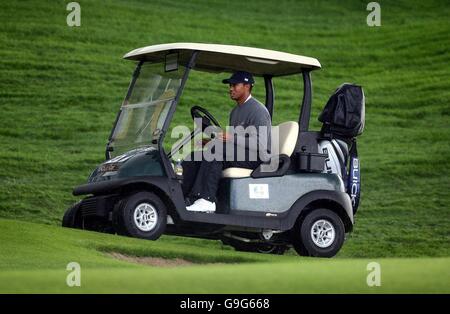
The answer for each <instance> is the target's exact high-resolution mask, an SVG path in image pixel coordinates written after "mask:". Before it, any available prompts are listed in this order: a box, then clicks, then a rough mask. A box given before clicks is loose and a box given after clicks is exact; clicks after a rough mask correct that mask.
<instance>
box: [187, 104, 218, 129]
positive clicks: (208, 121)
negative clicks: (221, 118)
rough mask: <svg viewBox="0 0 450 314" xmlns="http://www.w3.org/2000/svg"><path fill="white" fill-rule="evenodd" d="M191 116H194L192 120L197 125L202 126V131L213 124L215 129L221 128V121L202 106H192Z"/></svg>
mask: <svg viewBox="0 0 450 314" xmlns="http://www.w3.org/2000/svg"><path fill="white" fill-rule="evenodd" d="M191 116H192V120H194V122H195V123H196V125H197V127H199V128H201V130H202V132H205V130H206V129H207V128H208V127H211V126H212V127H214V128H213V129H221V126H220V123H219V122H218V121H217V120H216V118H214V117H213V115H212V114H211V113H210V112H209V111H208V110H206V109H205V108H202V107H200V106H194V107H192V108H191ZM199 121H200V122H201V124H200V125H199V123H198V122H199ZM210 131H211V130H210ZM218 133H220V132H218ZM207 135H208V136H210V135H211V134H207Z"/></svg>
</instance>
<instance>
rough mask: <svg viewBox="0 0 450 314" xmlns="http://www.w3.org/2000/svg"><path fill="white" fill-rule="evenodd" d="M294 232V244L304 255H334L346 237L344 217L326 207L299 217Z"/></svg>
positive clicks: (300, 253) (299, 252)
mask: <svg viewBox="0 0 450 314" xmlns="http://www.w3.org/2000/svg"><path fill="white" fill-rule="evenodd" d="M293 233H294V234H293V240H292V242H293V243H292V244H293V245H294V249H295V250H296V251H297V253H298V254H299V255H302V256H315V257H333V256H334V255H336V254H337V253H338V252H339V250H340V249H341V247H342V244H343V243H344V238H345V229H344V223H343V222H342V219H341V218H340V217H339V216H338V215H337V214H336V213H335V212H333V211H331V210H329V209H326V208H319V209H315V210H313V211H312V212H310V213H309V214H307V215H306V217H304V219H299V220H298V221H297V223H296V225H295V227H294V230H293Z"/></svg>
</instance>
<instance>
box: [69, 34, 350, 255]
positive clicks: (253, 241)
mask: <svg viewBox="0 0 450 314" xmlns="http://www.w3.org/2000/svg"><path fill="white" fill-rule="evenodd" d="M173 54H177V64H181V65H183V66H184V67H185V71H184V73H183V75H182V78H181V83H180V87H179V88H178V90H177V92H176V96H175V98H174V99H173V101H172V103H171V104H170V107H169V110H168V113H167V116H166V118H165V121H164V124H163V126H162V128H161V130H160V132H161V134H160V137H159V139H157V140H156V141H153V144H155V145H157V150H156V152H157V154H158V155H159V156H157V159H159V161H160V163H161V165H162V168H163V175H156V176H155V175H150V176H148V175H142V176H140V175H139V176H130V177H124V178H120V179H119V178H116V179H114V180H106V181H101V182H90V183H88V184H84V185H81V186H78V187H76V188H75V189H74V190H73V195H75V196H80V195H87V197H86V198H85V199H83V200H82V201H80V202H78V203H76V204H75V205H74V206H72V207H71V208H69V209H68V211H67V212H66V214H65V216H64V218H63V226H66V227H75V228H83V229H89V230H95V231H103V232H110V233H116V232H117V233H119V234H124V235H129V236H134V237H141V238H147V239H152V240H154V239H157V238H158V237H159V236H160V235H161V234H162V233H164V234H172V235H181V236H191V237H200V238H208V239H221V240H222V241H223V242H224V243H226V244H230V245H232V246H233V247H235V248H236V249H237V250H245V251H265V250H266V251H267V252H269V253H278V254H280V253H283V252H284V251H285V250H286V249H287V248H288V247H289V246H290V245H292V244H293V245H294V248H295V249H296V251H297V252H298V253H299V254H301V255H312V256H324V257H326V256H327V257H329V256H333V255H335V254H336V253H337V251H339V249H340V247H341V246H342V242H343V237H344V233H348V232H351V231H352V227H353V223H354V220H353V214H354V213H353V209H352V204H351V200H350V197H349V195H348V194H347V193H346V192H345V190H343V189H342V186H343V183H342V182H341V181H342V179H341V178H339V176H338V175H336V174H328V173H323V169H324V164H325V162H326V159H327V158H328V156H327V155H326V154H323V152H319V148H318V141H320V140H321V138H322V134H321V133H320V132H314V131H310V130H309V120H310V115H311V105H312V82H311V71H313V70H315V69H319V68H320V63H319V62H318V61H317V60H316V59H313V58H308V57H303V56H297V55H291V54H287V53H282V52H275V51H270V50H264V49H256V48H247V47H238V46H226V45H207V44H188V43H186V44H184V43H182V44H166V45H155V46H149V47H144V48H139V49H136V50H133V51H131V52H130V53H128V54H126V55H125V56H124V58H125V59H131V60H136V61H138V64H137V66H136V69H135V71H134V73H133V77H132V80H131V82H130V85H129V88H128V92H127V95H126V97H125V101H124V103H126V102H127V100H128V99H129V98H130V96H131V94H132V91H133V88H134V85H135V83H136V80H137V78H138V76H139V73H140V70H141V67H142V65H143V64H144V63H146V62H150V63H153V62H162V61H163V60H165V62H166V66H167V62H168V61H167V60H166V58H167V56H168V55H173ZM202 57H203V58H202ZM214 58H216V59H220V60H222V63H221V64H220V62H212V61H211V60H213V61H214V60H216V59H214ZM227 58H229V59H230V60H228V59H227ZM236 60H238V62H237V65H236V66H233V65H232V64H231V65H230V63H232V61H236ZM259 68H261V70H260V71H258V70H257V69H259ZM193 69H195V70H200V71H204V70H205V71H214V72H232V71H237V70H246V71H249V72H252V73H253V74H254V75H255V76H260V77H263V78H264V86H265V91H266V99H265V106H266V108H267V110H268V111H269V113H270V116H271V117H272V114H273V108H274V102H275V93H274V86H273V77H278V76H285V75H295V74H297V75H301V76H302V81H303V99H302V103H301V109H300V114H299V117H298V125H299V129H298V137H297V141H296V144H295V149H294V151H293V153H292V155H291V156H289V160H288V163H289V167H288V168H289V169H290V170H292V169H295V171H294V172H296V175H297V176H296V177H293V180H294V179H295V180H297V179H298V178H300V177H301V180H303V181H301V182H304V183H305V184H306V185H307V182H309V180H311V182H312V181H314V180H315V181H314V182H316V183H317V182H319V181H320V180H322V181H323V182H326V184H324V188H321V187H320V184H318V185H317V188H315V189H313V190H311V191H310V189H309V190H308V191H307V190H305V193H303V194H302V195H301V196H300V197H298V199H296V200H295V202H293V204H292V205H291V206H290V207H289V209H288V210H284V211H281V212H271V211H255V210H253V211H248V210H243V208H240V209H236V208H231V206H229V203H227V202H225V203H227V204H225V203H224V202H223V201H221V200H223V199H226V198H227V197H230V196H229V195H234V196H235V197H240V196H239V195H236V194H232V193H233V192H232V191H230V184H231V183H230V182H231V181H233V182H234V183H236V182H238V183H237V184H241V185H242V186H246V185H248V183H249V182H260V181H261V182H265V181H264V180H265V179H268V180H269V179H270V178H271V177H281V178H285V177H286V178H288V177H289V178H290V176H288V175H287V172H286V171H287V168H286V169H284V170H282V171H283V173H276V174H272V175H270V174H269V175H262V176H261V175H259V176H258V171H257V170H254V171H253V172H252V175H251V176H250V177H242V178H224V179H222V180H221V185H220V188H219V203H218V211H217V212H216V213H214V214H211V213H202V212H190V211H187V210H186V204H185V199H184V196H183V192H182V188H181V182H180V177H179V176H177V174H176V173H175V171H174V168H173V165H172V162H171V160H170V156H171V155H172V152H169V153H166V151H165V150H164V147H163V142H164V138H165V136H166V134H167V132H168V129H169V125H170V122H171V121H172V118H173V116H174V113H175V111H176V108H177V105H178V104H179V101H180V98H181V95H182V92H183V90H184V88H185V84H186V81H187V79H188V77H189V74H190V71H191V70H193ZM274 69H275V70H274ZM121 111H122V109H121V110H120V111H119V113H118V114H117V117H116V120H115V123H114V127H113V129H112V131H111V134H110V136H109V140H108V144H107V145H106V152H105V155H106V160H107V161H108V160H110V159H111V152H113V148H112V147H111V140H112V137H113V133H114V130H115V129H116V126H117V124H118V121H119V117H120V115H121ZM191 138H192V133H191ZM318 178H319V179H318ZM317 180H319V181H317ZM322 181H320V182H322ZM316 183H315V184H316ZM330 186H331V188H330ZM336 186H340V188H333V187H336ZM297 189H298V190H301V189H302V186H297ZM146 192H150V193H151V194H152V195H154V196H155V197H156V198H158V199H159V200H156V201H155V202H154V203H153V205H157V206H155V207H158V205H160V207H163V210H161V211H159V216H158V217H159V219H160V225H163V226H161V227H160V226H158V228H156V229H158V230H157V232H156V233H155V232H147V233H146V232H142V230H138V229H136V228H133V226H130V223H131V222H132V219H131V218H130V219H127V218H124V217H123V210H124V208H125V207H127V206H128V205H127V204H131V203H132V202H133V201H135V200H134V199H131V200H130V197H131V196H133V195H134V196H136V195H138V196H139V195H141V196H145V197H148V196H146V194H145V193H146ZM143 193H144V194H143ZM227 193H228V194H227ZM243 193H244V192H243ZM300 194H301V193H300ZM152 197H153V196H152ZM231 197H233V196H231ZM150 202H151V200H150ZM244 203H245V202H244ZM275 203H276V200H275ZM227 205H228V206H227ZM316 210H322V211H323V210H327V211H328V212H332V214H334V215H335V216H336V217H338V218H337V219H338V220H340V222H339V226H334V229H333V231H336V238H337V236H338V235H337V233H339V232H340V233H341V234H340V235H339V236H340V237H342V239H339V241H336V242H339V243H336V245H333V246H332V247H331V248H330V247H326V248H320V247H318V248H314V247H313V249H311V245H308V244H305V243H304V242H305V240H304V239H302V237H301V235H300V233H301V232H302V230H300V229H301V224H302V223H303V222H304V220H305V217H307V216H308V214H309V213H311V212H313V211H314V212H316ZM318 212H319V211H318ZM130 215H132V213H131V214H130ZM309 216H311V215H309ZM322 216H323V215H322ZM322 216H321V217H322ZM325 216H326V215H325ZM336 217H332V218H333V219H335V218H336ZM319 218H320V217H319ZM330 219H331V218H330ZM335 229H336V230H335ZM337 229H342V230H337ZM153 231H155V230H153ZM333 239H334V235H333Z"/></svg>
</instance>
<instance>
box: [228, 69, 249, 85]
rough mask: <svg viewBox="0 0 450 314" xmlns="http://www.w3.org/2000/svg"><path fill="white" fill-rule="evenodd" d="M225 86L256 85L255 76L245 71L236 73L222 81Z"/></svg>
mask: <svg viewBox="0 0 450 314" xmlns="http://www.w3.org/2000/svg"><path fill="white" fill-rule="evenodd" d="M222 83H224V84H238V83H244V84H254V83H255V80H254V79H253V75H251V74H250V73H248V72H245V71H237V72H234V73H233V75H232V76H231V77H230V78H227V79H224V80H223V81H222Z"/></svg>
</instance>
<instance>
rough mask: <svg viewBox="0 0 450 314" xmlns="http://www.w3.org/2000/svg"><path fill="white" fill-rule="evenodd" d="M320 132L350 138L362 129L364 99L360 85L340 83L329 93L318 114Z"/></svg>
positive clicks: (358, 133)
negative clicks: (321, 125)
mask: <svg viewBox="0 0 450 314" xmlns="http://www.w3.org/2000/svg"><path fill="white" fill-rule="evenodd" d="M319 121H320V122H322V123H323V127H322V133H324V134H330V135H331V136H332V137H335V138H341V139H352V138H354V137H356V136H358V135H360V134H361V133H362V132H363V131H364V122H365V99H364V92H363V89H362V87H361V86H357V85H353V84H350V83H344V84H342V85H341V86H340V87H339V88H338V89H337V90H336V91H335V92H334V94H333V95H331V97H330V99H329V100H328V102H327V104H326V105H325V108H324V109H323V111H322V113H321V114H320V116H319Z"/></svg>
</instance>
